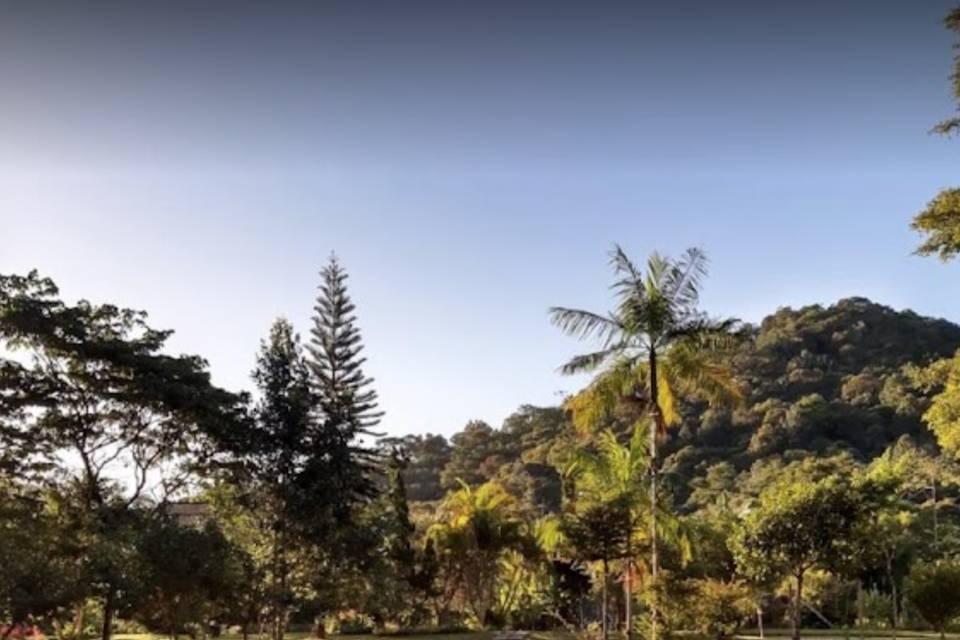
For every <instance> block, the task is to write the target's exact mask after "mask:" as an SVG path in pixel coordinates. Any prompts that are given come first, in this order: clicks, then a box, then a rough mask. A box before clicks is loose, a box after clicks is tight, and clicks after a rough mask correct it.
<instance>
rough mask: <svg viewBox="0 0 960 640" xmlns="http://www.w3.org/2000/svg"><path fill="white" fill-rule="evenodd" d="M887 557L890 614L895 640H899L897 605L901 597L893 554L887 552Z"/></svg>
mask: <svg viewBox="0 0 960 640" xmlns="http://www.w3.org/2000/svg"><path fill="white" fill-rule="evenodd" d="M885 555H886V560H887V580H889V581H890V603H891V605H892V606H891V608H890V613H891V614H892V616H891V621H892V623H893V640H897V627H898V626H899V621H898V620H897V618H898V617H899V616H898V612H897V609H898V607H897V605H898V604H899V600H900V597H899V595H898V594H897V581H896V580H895V579H894V577H893V554H892V553H890V552H887V553H886V554H885Z"/></svg>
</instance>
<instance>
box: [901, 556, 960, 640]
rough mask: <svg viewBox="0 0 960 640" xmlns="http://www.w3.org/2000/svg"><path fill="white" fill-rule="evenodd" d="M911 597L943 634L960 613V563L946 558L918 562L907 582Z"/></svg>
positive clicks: (918, 609) (921, 611) (908, 595)
mask: <svg viewBox="0 0 960 640" xmlns="http://www.w3.org/2000/svg"><path fill="white" fill-rule="evenodd" d="M907 598H909V599H910V602H911V603H913V606H914V607H916V609H917V611H919V612H920V615H921V616H923V619H924V620H926V621H927V623H929V624H930V625H931V626H932V627H933V628H934V629H936V630H937V631H939V632H940V634H941V636H942V635H943V631H944V628H945V627H946V625H947V624H948V623H949V622H950V621H951V620H953V619H955V618H956V617H957V616H960V564H958V563H957V562H956V561H943V562H937V563H918V564H916V565H914V567H913V570H912V571H911V572H910V579H909V580H908V582H907Z"/></svg>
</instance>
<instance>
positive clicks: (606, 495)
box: [568, 428, 652, 638]
mask: <svg viewBox="0 0 960 640" xmlns="http://www.w3.org/2000/svg"><path fill="white" fill-rule="evenodd" d="M645 436H646V432H645V431H644V430H643V429H641V428H637V429H635V430H634V433H633V437H632V438H631V439H630V442H629V444H627V445H626V446H624V445H621V444H620V443H619V442H618V441H617V438H616V436H615V435H614V434H613V432H612V431H604V432H603V433H601V434H600V435H599V436H598V438H597V442H596V450H595V451H592V450H587V449H582V450H579V451H578V452H577V453H578V455H576V456H575V457H574V462H573V469H572V470H571V472H570V473H568V476H572V477H574V478H575V483H574V486H575V487H576V489H577V492H578V493H579V494H581V495H580V496H578V498H580V499H583V500H584V501H585V502H586V503H588V504H594V505H597V504H606V503H617V504H620V505H622V506H623V508H624V511H625V517H624V518H623V521H622V522H623V524H624V526H625V528H626V531H624V532H623V533H622V536H623V543H624V555H623V557H624V559H625V561H626V562H625V566H624V569H623V595H624V604H625V622H626V633H627V638H632V637H633V576H634V574H635V573H636V569H635V558H634V556H635V553H636V548H637V540H635V538H636V537H637V534H638V530H639V528H640V527H641V525H642V523H643V522H649V521H650V518H651V517H652V514H651V513H650V511H649V510H650V503H649V500H648V496H647V495H646V494H645V492H644V491H643V485H644V484H645V480H646V478H647V477H648V472H649V461H650V459H649V456H648V453H647V451H646V447H645V445H644V439H645Z"/></svg>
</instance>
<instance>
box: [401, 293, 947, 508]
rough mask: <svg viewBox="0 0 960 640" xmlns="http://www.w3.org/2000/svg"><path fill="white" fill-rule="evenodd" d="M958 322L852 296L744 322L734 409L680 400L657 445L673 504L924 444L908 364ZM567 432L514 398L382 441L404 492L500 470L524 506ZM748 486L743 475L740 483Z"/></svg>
mask: <svg viewBox="0 0 960 640" xmlns="http://www.w3.org/2000/svg"><path fill="white" fill-rule="evenodd" d="M958 347H960V326H957V325H955V324H952V323H950V322H948V321H946V320H940V319H932V318H926V317H923V316H920V315H917V314H915V313H913V312H910V311H895V310H893V309H891V308H889V307H885V306H883V305H879V304H875V303H873V302H870V301H869V300H866V299H864V298H848V299H844V300H841V301H839V302H837V303H836V304H834V305H831V306H829V307H823V306H820V305H811V306H806V307H803V308H800V309H791V308H783V309H780V310H779V311H777V312H776V313H774V314H773V315H770V316H768V317H767V318H765V319H764V320H763V321H762V322H761V324H760V325H759V326H758V327H754V328H752V330H751V335H750V339H749V340H748V341H747V342H746V343H745V344H744V345H743V347H742V348H741V349H740V351H739V353H738V354H737V356H736V357H735V358H734V362H733V366H734V369H735V371H736V374H737V376H738V378H740V379H741V380H742V381H743V383H744V386H745V388H746V390H747V393H746V397H745V402H744V403H743V405H742V406H740V407H737V408H734V409H730V410H718V409H710V408H707V407H704V406H701V405H698V404H695V403H687V404H684V405H683V407H682V414H683V420H682V423H681V424H680V425H678V427H676V428H674V429H673V430H671V433H670V436H669V438H668V440H667V442H666V443H665V445H664V447H663V450H662V451H663V455H664V461H663V471H664V481H665V484H666V486H668V487H669V488H670V489H671V491H672V493H673V496H674V500H675V501H676V503H677V504H679V505H682V504H684V503H687V504H688V506H689V507H690V508H696V507H697V506H698V503H699V502H700V501H701V500H702V496H700V497H698V496H696V495H693V497H691V493H692V492H693V493H694V494H695V493H696V492H695V491H694V490H695V489H697V487H702V486H703V485H704V482H705V481H706V480H709V484H712V485H715V486H719V487H721V488H722V487H723V486H725V485H729V486H730V487H731V488H732V487H733V486H735V484H736V481H735V479H736V477H737V476H738V475H739V474H742V473H750V471H751V469H756V468H757V463H763V464H761V465H759V466H761V467H765V468H766V469H767V472H768V473H769V469H770V468H771V467H777V466H778V465H782V464H783V463H785V462H787V461H790V460H796V459H800V458H803V457H806V456H808V455H810V454H817V455H830V454H833V453H843V452H846V453H848V454H849V455H851V456H852V457H854V458H855V459H860V460H868V459H870V458H873V457H875V456H877V455H879V454H880V453H881V452H882V451H883V450H884V449H885V448H886V447H888V446H889V445H890V444H892V443H894V442H895V441H897V440H898V439H899V438H901V437H902V436H910V437H911V438H912V439H914V440H915V441H917V442H918V443H932V442H933V440H932V438H931V437H930V434H929V432H928V431H927V429H926V427H925V426H924V424H923V423H922V421H921V418H920V417H921V415H922V413H923V411H924V409H925V407H926V399H925V398H924V397H923V395H922V394H920V393H919V392H918V391H916V390H915V389H913V388H912V385H911V384H910V380H909V370H910V367H912V366H918V365H925V364H927V363H929V362H930V361H932V360H934V359H937V358H942V357H946V356H949V355H952V354H953V353H954V352H955V351H956V350H957V348H958ZM576 438H577V435H576V434H575V433H574V432H573V429H572V426H571V425H570V424H569V420H568V416H567V415H566V413H565V411H563V410H562V409H561V408H558V407H548V408H540V407H533V406H523V407H521V408H520V409H519V410H518V411H517V412H516V413H514V414H513V415H511V416H510V417H509V418H507V420H505V421H504V424H503V426H502V428H500V429H494V428H492V427H491V426H490V425H488V424H486V423H485V422H482V421H471V422H470V423H468V424H467V425H466V426H465V428H464V429H463V430H462V431H460V432H459V433H457V434H456V435H454V436H453V437H452V438H451V439H450V440H449V441H447V440H446V439H445V438H443V437H441V436H433V435H426V436H420V435H417V436H407V437H405V438H402V439H390V440H389V441H388V443H389V444H403V445H404V447H405V448H406V450H407V451H408V453H409V455H410V465H409V467H408V468H407V470H406V472H405V473H406V478H407V486H408V490H409V495H410V498H411V499H412V500H414V501H432V500H437V499H439V498H440V497H442V495H443V493H444V492H445V491H447V490H449V489H451V488H453V487H455V486H456V485H457V484H458V479H459V480H462V481H464V482H467V483H469V484H479V483H481V482H484V481H486V480H489V479H492V478H498V479H500V480H501V481H502V482H503V483H504V484H505V485H506V486H507V487H508V489H510V490H511V491H512V492H514V493H516V494H518V495H519V496H520V497H522V498H523V499H524V501H525V503H527V504H529V505H530V506H531V508H534V509H536V510H540V511H549V510H553V509H555V508H557V506H558V505H559V501H560V476H559V473H558V471H557V469H558V468H562V467H563V464H564V462H565V460H566V455H567V454H568V453H569V451H570V450H571V448H572V447H571V445H572V444H573V442H574V441H575V440H576ZM747 484H749V483H747Z"/></svg>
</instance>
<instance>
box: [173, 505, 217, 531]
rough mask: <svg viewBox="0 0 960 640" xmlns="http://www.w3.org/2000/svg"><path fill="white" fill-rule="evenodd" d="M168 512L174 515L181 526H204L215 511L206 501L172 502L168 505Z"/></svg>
mask: <svg viewBox="0 0 960 640" xmlns="http://www.w3.org/2000/svg"><path fill="white" fill-rule="evenodd" d="M167 513H168V514H169V515H170V516H171V517H173V518H174V519H175V520H176V521H177V524H179V525H180V526H181V527H195V528H200V527H203V526H204V525H205V524H206V523H207V521H208V520H210V518H212V517H213V513H212V512H211V510H210V505H209V504H207V503H206V502H171V503H170V504H169V505H167Z"/></svg>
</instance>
